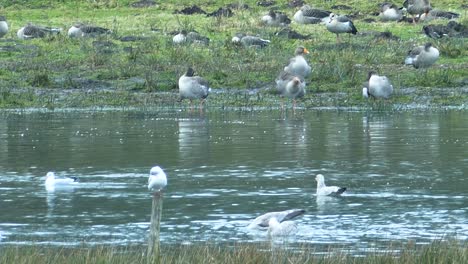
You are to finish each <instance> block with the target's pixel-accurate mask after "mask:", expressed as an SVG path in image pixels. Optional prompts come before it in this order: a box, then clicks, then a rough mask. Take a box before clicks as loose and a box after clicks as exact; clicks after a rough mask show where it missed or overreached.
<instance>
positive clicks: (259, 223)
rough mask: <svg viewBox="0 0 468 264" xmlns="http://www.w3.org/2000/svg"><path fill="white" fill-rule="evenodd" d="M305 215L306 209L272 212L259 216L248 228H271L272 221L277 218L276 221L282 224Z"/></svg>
mask: <svg viewBox="0 0 468 264" xmlns="http://www.w3.org/2000/svg"><path fill="white" fill-rule="evenodd" d="M304 213H305V210H304V209H291V210H286V211H280V212H270V213H266V214H263V215H261V216H258V217H257V218H255V219H254V220H253V221H252V222H251V223H250V224H249V226H248V228H253V229H255V228H266V227H269V226H270V219H272V218H275V219H276V221H278V222H280V223H282V222H284V221H287V220H291V219H293V218H295V217H297V216H299V215H302V214H304Z"/></svg>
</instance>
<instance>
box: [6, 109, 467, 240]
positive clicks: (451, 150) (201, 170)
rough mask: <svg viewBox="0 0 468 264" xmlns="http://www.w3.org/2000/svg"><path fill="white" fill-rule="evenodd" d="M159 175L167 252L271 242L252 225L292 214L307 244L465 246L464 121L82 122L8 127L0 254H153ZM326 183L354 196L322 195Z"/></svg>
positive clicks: (11, 122)
mask: <svg viewBox="0 0 468 264" xmlns="http://www.w3.org/2000/svg"><path fill="white" fill-rule="evenodd" d="M155 164H159V165H161V166H162V167H163V168H164V169H165V171H166V173H167V175H168V180H169V185H168V188H167V190H166V192H165V194H164V210H163V222H162V224H161V239H162V241H163V243H194V242H197V241H214V242H217V241H219V242H231V241H242V242H251V241H262V240H267V236H266V234H265V232H259V231H257V232H254V231H251V230H248V229H247V228H246V226H247V225H248V223H249V221H250V220H251V219H253V218H255V217H256V216H258V215H260V214H262V213H266V212H269V211H277V210H285V209H291V208H303V209H305V210H306V214H305V215H304V216H302V217H300V218H298V219H297V220H296V223H297V225H298V231H299V232H298V234H297V235H296V236H295V237H294V238H292V239H293V240H294V241H297V242H305V243H313V244H348V245H352V246H356V247H363V248H366V247H372V246H373V245H375V243H379V242H385V241H408V240H414V241H417V243H426V242H429V241H431V240H433V239H440V238H444V237H447V236H450V237H456V238H458V239H462V240H465V239H467V238H468V198H467V194H468V191H467V190H468V113H467V112H457V111H448V112H430V113H420V112H405V113H382V114H379V113H366V112H331V111H298V112H297V113H295V114H293V113H290V112H287V113H281V112H278V111H257V112H235V111H232V112H207V113H203V114H201V113H199V112H197V111H194V112H174V111H163V112H158V111H149V112H86V111H81V112H71V113H70V112H59V113H40V112H33V113H3V114H1V115H0V211H1V213H0V245H2V244H3V245H8V244H10V245H11V244H15V245H16V244H31V243H36V244H41V243H44V244H53V245H71V246H73V245H79V244H81V243H85V244H91V245H92V244H114V245H130V244H143V243H146V241H147V236H148V228H149V220H150V213H151V212H150V211H151V201H152V200H151V199H152V198H151V194H150V193H149V192H148V191H147V189H146V182H147V177H148V173H149V169H150V168H151V166H153V165H155ZM47 171H55V172H56V174H57V175H58V176H60V177H64V176H75V177H79V178H80V181H81V182H80V184H79V185H78V186H77V187H75V188H68V189H58V190H55V192H47V191H46V190H45V187H44V179H45V174H46V173H47ZM317 173H322V174H324V175H325V178H326V182H327V183H328V184H329V185H342V186H346V187H348V191H347V192H346V193H345V195H343V197H341V198H329V197H325V198H318V197H316V196H315V190H316V186H315V185H316V183H315V180H314V178H315V175H316V174H317Z"/></svg>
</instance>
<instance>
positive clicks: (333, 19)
mask: <svg viewBox="0 0 468 264" xmlns="http://www.w3.org/2000/svg"><path fill="white" fill-rule="evenodd" d="M326 26H327V29H328V31H330V32H332V33H335V34H336V40H337V41H339V37H338V34H341V33H351V34H353V35H356V33H357V29H356V27H354V24H353V21H351V20H350V19H349V18H348V17H347V16H338V15H335V14H333V13H331V14H330V16H329V20H328V22H327V23H326Z"/></svg>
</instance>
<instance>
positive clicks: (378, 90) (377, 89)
mask: <svg viewBox="0 0 468 264" xmlns="http://www.w3.org/2000/svg"><path fill="white" fill-rule="evenodd" d="M392 93H393V85H392V84H391V83H390V80H389V79H388V78H387V77H386V76H380V75H377V72H375V71H369V73H368V75H367V82H366V83H365V85H364V88H362V95H363V96H364V97H365V98H369V97H373V98H384V99H387V98H389V97H390V95H391V94H392Z"/></svg>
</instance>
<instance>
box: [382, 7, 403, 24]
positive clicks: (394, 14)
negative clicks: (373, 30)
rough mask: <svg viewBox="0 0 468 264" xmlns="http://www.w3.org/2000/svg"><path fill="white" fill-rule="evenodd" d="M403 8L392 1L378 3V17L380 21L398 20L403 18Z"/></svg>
mask: <svg viewBox="0 0 468 264" xmlns="http://www.w3.org/2000/svg"><path fill="white" fill-rule="evenodd" d="M402 9H403V8H399V7H398V6H396V5H395V4H392V3H382V4H381V5H380V13H379V17H380V20H382V21H400V20H401V19H402V18H403V10H402Z"/></svg>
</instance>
